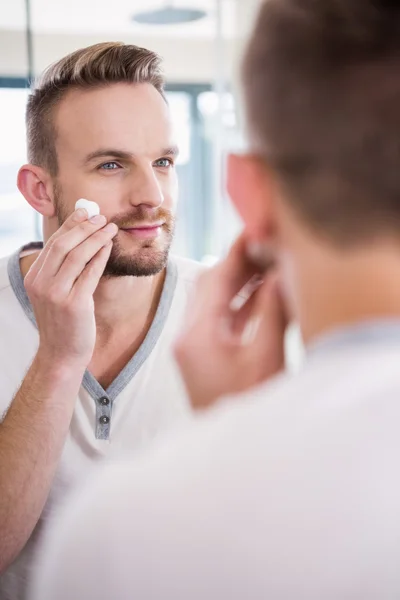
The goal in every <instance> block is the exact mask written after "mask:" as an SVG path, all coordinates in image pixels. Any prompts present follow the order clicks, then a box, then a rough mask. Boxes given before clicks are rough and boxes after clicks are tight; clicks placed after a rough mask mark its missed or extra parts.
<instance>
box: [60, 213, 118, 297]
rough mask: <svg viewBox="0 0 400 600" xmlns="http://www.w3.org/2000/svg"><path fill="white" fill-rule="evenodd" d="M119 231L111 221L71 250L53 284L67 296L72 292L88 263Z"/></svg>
mask: <svg viewBox="0 0 400 600" xmlns="http://www.w3.org/2000/svg"><path fill="white" fill-rule="evenodd" d="M117 233H118V227H117V226H116V225H115V224H114V223H109V224H108V225H106V227H103V229H100V231H97V232H96V233H95V234H93V235H91V236H90V237H89V238H88V239H87V240H85V241H84V242H82V244H79V246H77V247H76V248H75V249H74V250H71V252H69V254H68V255H67V257H66V259H65V260H64V262H63V264H62V266H61V268H60V270H59V272H58V273H57V275H56V277H55V278H54V279H53V282H54V284H53V285H55V286H57V287H58V289H59V291H60V294H61V295H63V296H66V295H68V294H69V293H70V292H71V290H72V287H73V285H74V284H75V282H76V281H77V279H78V278H79V277H80V276H81V274H82V273H83V271H84V269H85V268H86V265H88V264H89V263H90V261H91V260H92V259H93V258H94V257H95V256H96V254H97V253H98V252H99V251H100V250H101V249H102V248H103V247H104V246H108V244H109V243H110V242H111V240H112V239H113V238H114V237H115V236H116V235H117Z"/></svg>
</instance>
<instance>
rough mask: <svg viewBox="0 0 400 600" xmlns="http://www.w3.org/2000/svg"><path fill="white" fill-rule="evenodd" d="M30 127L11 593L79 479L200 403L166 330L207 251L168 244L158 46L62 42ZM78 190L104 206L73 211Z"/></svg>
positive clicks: (12, 261) (15, 362) (0, 496)
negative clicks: (182, 255) (181, 251)
mask: <svg viewBox="0 0 400 600" xmlns="http://www.w3.org/2000/svg"><path fill="white" fill-rule="evenodd" d="M27 136H28V154H29V164H27V165H25V166H23V167H22V168H21V170H20V172H19V176H18V186H19V189H20V191H21V192H22V194H23V195H24V196H25V198H26V200H27V201H28V202H29V204H30V205H31V206H32V207H33V208H34V209H35V210H37V211H38V212H39V213H40V214H41V215H42V216H43V230H44V240H45V246H44V248H43V249H42V247H41V246H40V247H38V246H37V245H36V246H35V245H28V246H26V247H25V248H22V249H21V250H19V251H18V252H17V253H16V254H15V255H14V256H12V257H11V258H9V259H6V260H3V261H1V263H0V357H1V368H0V383H1V385H0V387H1V399H0V413H3V412H5V416H4V420H3V422H2V423H1V425H0V532H1V534H0V573H1V576H0V598H1V600H6V599H7V600H9V599H13V600H17V599H18V600H20V599H22V598H24V597H25V594H26V582H27V579H28V576H29V575H30V569H31V561H32V558H33V556H34V553H35V549H36V545H37V540H38V539H39V537H40V532H41V529H42V525H43V522H44V521H47V520H49V518H50V517H51V515H52V511H53V507H54V506H55V505H56V503H57V502H58V501H59V500H60V499H62V498H64V497H65V495H66V493H67V491H68V490H69V489H71V488H74V487H79V485H80V482H81V481H82V480H83V479H85V478H86V477H87V474H88V472H90V470H91V469H92V468H93V466H94V465H95V464H96V463H97V462H98V461H99V460H102V459H104V458H107V457H108V456H109V455H110V454H111V453H112V452H114V451H121V450H123V449H124V450H125V449H126V450H130V451H132V450H135V449H137V448H140V447H141V446H142V445H143V444H145V443H146V442H147V441H148V440H150V439H153V438H154V437H156V436H157V435H158V433H159V432H160V431H163V430H165V429H167V428H168V427H170V426H171V425H173V424H174V423H175V422H176V421H179V420H180V419H181V418H182V419H184V418H185V417H187V416H189V415H190V414H191V410H190V405H189V403H188V401H187V399H186V396H185V394H184V393H183V390H182V389H181V383H180V380H179V377H178V373H177V370H176V367H175V365H174V362H173V356H172V352H171V344H172V340H173V338H174V335H175V332H176V329H177V325H178V323H179V324H180V323H181V320H182V315H183V309H184V306H185V303H186V297H187V293H188V290H189V289H190V286H191V282H192V280H193V278H194V276H195V274H196V273H197V272H198V266H197V265H196V264H195V263H192V262H190V261H185V260H178V259H171V260H169V259H168V254H169V249H170V245H171V242H172V238H173V232H174V214H175V209H176V202H177V177H176V171H175V160H176V156H177V147H176V144H175V142H174V139H173V133H172V128H171V122H170V114H169V109H168V105H167V102H166V100H165V97H164V92H163V78H162V75H161V71H160V59H159V58H158V56H157V55H155V54H154V53H153V52H150V51H148V50H145V49H142V48H138V47H136V46H131V45H124V44H120V43H105V44H98V45H96V46H93V47H90V48H85V49H83V50H79V51H77V52H75V53H74V54H72V55H70V56H67V57H66V58H64V59H62V60H61V61H59V62H58V63H56V64H55V65H53V66H52V67H50V68H49V69H48V71H47V72H46V73H45V74H44V76H43V78H42V79H41V81H40V82H39V83H38V85H37V87H36V88H35V90H34V91H33V92H32V94H31V96H30V98H29V101H28V107H27ZM80 198H86V199H88V200H91V201H94V202H96V203H97V204H98V205H99V207H100V210H101V215H100V216H97V217H94V218H92V219H90V220H89V219H88V214H87V213H86V211H85V210H78V211H74V207H75V203H76V201H77V200H78V199H80ZM24 282H25V285H24ZM21 382H22V384H21ZM18 388H19V391H18ZM16 392H17V393H16ZM15 393H16V395H15V397H14V398H13V396H14V394H15Z"/></svg>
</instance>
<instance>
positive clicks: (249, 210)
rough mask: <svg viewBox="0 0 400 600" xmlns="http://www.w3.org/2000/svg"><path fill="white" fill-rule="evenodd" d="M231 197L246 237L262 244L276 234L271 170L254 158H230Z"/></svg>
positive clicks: (229, 179) (239, 156)
mask: <svg viewBox="0 0 400 600" xmlns="http://www.w3.org/2000/svg"><path fill="white" fill-rule="evenodd" d="M227 179H228V182H227V186H228V193H229V196H230V197H231V199H232V202H233V204H234V205H235V207H236V209H237V211H238V213H239V215H240V216H241V218H242V219H243V221H244V225H245V229H246V232H247V236H248V238H249V239H250V240H253V241H262V240H265V238H266V237H267V236H268V237H270V236H271V234H273V231H274V229H275V223H274V202H273V187H274V186H273V181H272V176H271V175H270V174H269V173H268V167H267V166H266V165H265V163H264V162H263V161H262V160H261V159H260V158H257V157H255V156H252V155H236V154H231V155H230V156H229V157H228V163H227Z"/></svg>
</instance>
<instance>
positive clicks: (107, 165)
mask: <svg viewBox="0 0 400 600" xmlns="http://www.w3.org/2000/svg"><path fill="white" fill-rule="evenodd" d="M99 168H100V169H103V170H104V171H115V169H119V168H120V166H119V164H118V163H116V162H114V161H110V162H106V163H104V164H102V165H100V167H99Z"/></svg>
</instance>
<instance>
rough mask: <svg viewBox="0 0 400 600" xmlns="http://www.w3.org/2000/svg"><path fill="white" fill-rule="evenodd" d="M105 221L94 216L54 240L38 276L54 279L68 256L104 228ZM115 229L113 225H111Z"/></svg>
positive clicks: (103, 218) (101, 216)
mask: <svg viewBox="0 0 400 600" xmlns="http://www.w3.org/2000/svg"><path fill="white" fill-rule="evenodd" d="M106 223H107V220H106V218H105V217H104V216H103V215H96V216H95V217H93V218H92V219H90V220H89V221H88V220H86V221H84V222H83V223H79V224H78V225H76V226H75V227H73V228H72V229H70V230H69V231H67V233H64V234H63V235H61V236H59V237H57V238H55V239H54V240H53V241H52V242H51V243H50V244H49V249H48V252H47V255H46V257H45V259H44V261H43V265H42V268H41V270H40V271H39V274H38V275H39V276H45V277H46V279H49V278H52V277H55V276H56V275H57V273H58V272H59V270H60V268H61V266H62V264H63V263H64V261H65V259H66V258H67V256H68V254H69V253H70V252H72V250H74V249H75V248H78V247H79V246H80V245H81V244H82V243H83V242H84V241H85V240H87V239H88V238H90V236H92V235H93V234H95V233H96V232H98V231H99V230H100V229H102V228H104V226H105V225H106ZM112 226H113V227H114V228H115V225H114V224H113V225H112Z"/></svg>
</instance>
